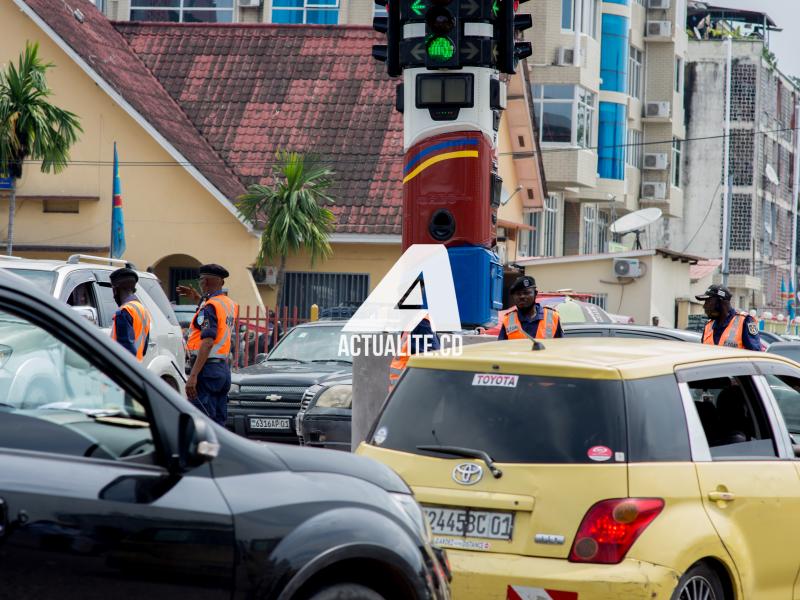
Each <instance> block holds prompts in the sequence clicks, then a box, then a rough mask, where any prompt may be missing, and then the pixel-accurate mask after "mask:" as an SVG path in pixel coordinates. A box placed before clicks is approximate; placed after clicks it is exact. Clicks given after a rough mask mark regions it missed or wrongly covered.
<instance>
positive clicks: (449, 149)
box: [403, 131, 497, 250]
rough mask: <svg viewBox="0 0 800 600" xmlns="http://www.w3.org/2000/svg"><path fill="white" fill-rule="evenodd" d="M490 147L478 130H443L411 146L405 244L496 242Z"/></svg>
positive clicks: (405, 187) (489, 245)
mask: <svg viewBox="0 0 800 600" xmlns="http://www.w3.org/2000/svg"><path fill="white" fill-rule="evenodd" d="M494 165H495V162H494V150H493V148H492V144H491V143H490V142H489V140H487V139H486V137H485V136H484V135H483V134H481V133H480V132H477V131H468V132H456V133H446V134H442V135H438V136H434V137H431V138H427V139H425V140H423V141H422V142H420V143H418V144H416V145H414V146H412V147H411V148H410V149H409V151H408V152H406V158H405V163H404V170H403V249H404V250H405V249H407V248H408V247H409V246H411V245H412V244H445V245H446V246H462V245H467V244H469V245H476V246H483V247H485V248H492V247H493V246H494V245H495V243H496V230H497V207H496V206H492V172H493V167H494Z"/></svg>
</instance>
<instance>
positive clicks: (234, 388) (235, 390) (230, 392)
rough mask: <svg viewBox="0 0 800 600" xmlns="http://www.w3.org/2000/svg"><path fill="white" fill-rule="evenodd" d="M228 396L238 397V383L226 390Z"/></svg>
mask: <svg viewBox="0 0 800 600" xmlns="http://www.w3.org/2000/svg"><path fill="white" fill-rule="evenodd" d="M228 395H229V396H233V395H236V396H238V395H239V384H238V383H232V384H231V388H230V389H229V390H228Z"/></svg>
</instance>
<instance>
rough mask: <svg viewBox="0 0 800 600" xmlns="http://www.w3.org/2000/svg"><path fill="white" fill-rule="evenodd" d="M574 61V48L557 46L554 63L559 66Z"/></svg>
mask: <svg viewBox="0 0 800 600" xmlns="http://www.w3.org/2000/svg"><path fill="white" fill-rule="evenodd" d="M574 62H575V48H566V47H564V48H559V49H558V52H557V53H556V64H557V65H558V66H559V67H567V66H571V65H572V64H573V63H574Z"/></svg>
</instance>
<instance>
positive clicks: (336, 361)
mask: <svg viewBox="0 0 800 600" xmlns="http://www.w3.org/2000/svg"><path fill="white" fill-rule="evenodd" d="M311 362H312V363H326V362H335V363H344V364H346V365H352V364H353V361H352V360H347V359H345V358H317V359H315V360H312V361H311Z"/></svg>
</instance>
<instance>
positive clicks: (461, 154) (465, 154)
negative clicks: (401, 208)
mask: <svg viewBox="0 0 800 600" xmlns="http://www.w3.org/2000/svg"><path fill="white" fill-rule="evenodd" d="M452 158H478V151H477V150H459V151H458V152H446V153H444V154H437V155H436V156H434V157H433V158H429V159H428V160H426V161H425V162H424V163H422V164H421V165H419V166H418V167H417V168H416V169H414V170H413V171H411V173H409V174H408V175H406V176H405V177H404V178H403V183H404V184H405V183H408V182H409V181H411V180H412V179H414V177H416V176H417V175H419V174H420V173H422V171H424V170H425V169H427V168H428V167H430V166H432V165H435V164H436V163H439V162H442V161H443V160H450V159H452Z"/></svg>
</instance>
